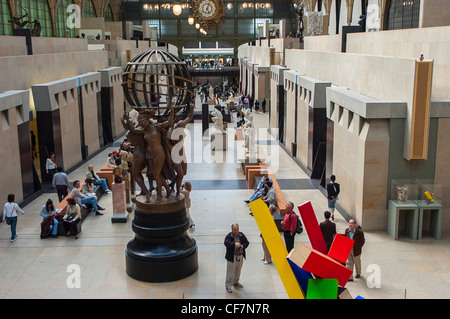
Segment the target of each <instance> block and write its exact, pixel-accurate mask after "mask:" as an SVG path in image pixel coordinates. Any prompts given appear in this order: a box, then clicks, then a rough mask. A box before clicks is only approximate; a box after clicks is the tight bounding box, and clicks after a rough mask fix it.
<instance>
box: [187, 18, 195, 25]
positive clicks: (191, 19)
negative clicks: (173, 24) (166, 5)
mask: <svg viewBox="0 0 450 319" xmlns="http://www.w3.org/2000/svg"><path fill="white" fill-rule="evenodd" d="M194 22H195V21H194V18H193V17H189V18H188V23H189V24H190V25H193V24H194Z"/></svg>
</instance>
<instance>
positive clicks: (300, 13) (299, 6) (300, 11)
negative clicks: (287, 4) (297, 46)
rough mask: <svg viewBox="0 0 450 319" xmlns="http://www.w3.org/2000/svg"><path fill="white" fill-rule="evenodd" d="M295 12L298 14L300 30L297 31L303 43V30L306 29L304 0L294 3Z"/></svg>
mask: <svg viewBox="0 0 450 319" xmlns="http://www.w3.org/2000/svg"><path fill="white" fill-rule="evenodd" d="M294 8H295V12H296V13H297V16H298V18H297V19H298V31H297V38H300V42H301V43H303V30H304V29H305V27H304V25H303V14H304V10H303V2H302V3H300V4H296V3H295V4H294Z"/></svg>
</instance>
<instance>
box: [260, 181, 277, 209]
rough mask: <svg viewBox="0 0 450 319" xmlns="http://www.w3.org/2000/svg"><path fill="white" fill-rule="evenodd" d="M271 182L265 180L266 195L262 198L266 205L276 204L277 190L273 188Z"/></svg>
mask: <svg viewBox="0 0 450 319" xmlns="http://www.w3.org/2000/svg"><path fill="white" fill-rule="evenodd" d="M272 185H273V184H272V182H266V186H267V188H268V191H267V195H266V196H264V197H263V198H262V200H263V201H264V202H265V203H266V204H267V206H270V205H275V206H277V192H276V191H275V188H273V187H272Z"/></svg>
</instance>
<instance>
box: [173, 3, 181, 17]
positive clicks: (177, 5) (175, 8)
mask: <svg viewBox="0 0 450 319" xmlns="http://www.w3.org/2000/svg"><path fill="white" fill-rule="evenodd" d="M182 11H183V8H182V7H181V4H180V3H179V2H178V1H176V0H175V1H174V2H173V7H172V12H173V14H174V15H176V16H179V15H180V14H181V12H182Z"/></svg>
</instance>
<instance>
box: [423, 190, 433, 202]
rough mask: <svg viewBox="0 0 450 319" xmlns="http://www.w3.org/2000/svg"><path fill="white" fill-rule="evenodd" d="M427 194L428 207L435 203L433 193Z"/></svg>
mask: <svg viewBox="0 0 450 319" xmlns="http://www.w3.org/2000/svg"><path fill="white" fill-rule="evenodd" d="M424 194H425V201H426V202H427V205H430V204H432V203H433V202H434V196H433V194H432V193H430V192H428V191H426V192H424Z"/></svg>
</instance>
